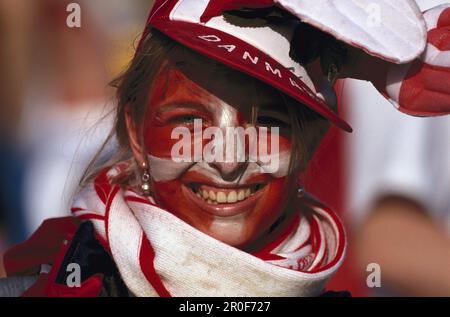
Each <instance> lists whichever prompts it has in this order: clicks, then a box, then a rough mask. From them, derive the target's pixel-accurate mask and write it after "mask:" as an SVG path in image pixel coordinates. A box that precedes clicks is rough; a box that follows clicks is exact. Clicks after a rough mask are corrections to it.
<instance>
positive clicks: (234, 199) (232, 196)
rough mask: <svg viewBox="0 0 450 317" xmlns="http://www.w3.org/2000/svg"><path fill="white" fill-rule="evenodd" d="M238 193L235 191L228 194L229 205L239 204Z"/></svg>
mask: <svg viewBox="0 0 450 317" xmlns="http://www.w3.org/2000/svg"><path fill="white" fill-rule="evenodd" d="M237 200H238V199H237V193H236V192H235V191H234V190H232V191H231V192H230V193H229V194H228V197H227V203H229V204H230V203H235V202H237Z"/></svg>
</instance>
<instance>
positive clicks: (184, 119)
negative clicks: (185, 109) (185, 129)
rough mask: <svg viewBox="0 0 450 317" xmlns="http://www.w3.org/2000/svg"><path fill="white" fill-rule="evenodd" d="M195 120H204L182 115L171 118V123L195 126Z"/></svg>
mask: <svg viewBox="0 0 450 317" xmlns="http://www.w3.org/2000/svg"><path fill="white" fill-rule="evenodd" d="M195 120H203V118H201V117H199V116H196V115H182V116H177V117H174V118H171V119H170V120H169V122H170V123H173V124H194V121H195Z"/></svg>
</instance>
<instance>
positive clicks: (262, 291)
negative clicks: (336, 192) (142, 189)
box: [72, 167, 345, 297]
mask: <svg viewBox="0 0 450 317" xmlns="http://www.w3.org/2000/svg"><path fill="white" fill-rule="evenodd" d="M119 169H120V167H115V168H112V169H109V170H107V171H104V172H102V173H100V174H99V175H98V176H97V177H96V179H95V180H94V182H93V183H91V184H90V185H89V186H87V187H86V188H85V189H84V190H83V191H82V192H81V193H80V194H79V195H78V197H77V198H76V199H75V202H74V205H73V208H72V213H73V215H74V216H76V217H78V218H80V219H84V220H89V221H91V222H92V223H93V224H94V227H95V230H96V234H97V237H98V239H99V240H100V241H101V243H102V244H103V246H104V247H105V249H106V250H107V251H108V252H109V253H110V255H111V256H112V258H113V259H114V261H115V263H116V265H117V267H118V269H119V271H120V273H121V276H122V278H123V280H124V282H125V284H126V285H127V287H128V288H129V289H130V291H131V292H133V294H134V295H136V296H184V297H192V296H254V297H258V296H317V295H320V294H321V293H322V292H323V291H324V286H325V283H326V281H327V280H328V279H329V278H330V277H331V275H332V274H333V273H334V272H335V271H336V270H337V268H338V267H339V266H340V264H341V262H342V260H343V257H344V252H345V234H344V230H343V227H342V225H341V223H340V221H339V219H338V218H337V217H336V215H335V214H334V213H333V212H332V211H330V210H328V209H326V208H324V207H323V206H320V205H319V204H313V203H308V202H305V206H306V204H308V205H309V206H308V207H305V208H309V209H311V210H310V211H309V212H308V213H309V214H310V215H309V216H304V215H303V213H301V212H299V215H298V217H297V218H296V219H295V221H294V222H293V223H292V224H291V225H290V228H289V230H287V231H286V232H285V233H283V234H282V235H281V236H280V237H278V238H277V239H276V240H275V241H274V242H272V243H271V244H270V245H268V246H266V247H265V248H264V249H263V250H261V251H260V252H258V253H256V254H249V253H246V252H243V251H241V250H239V249H236V248H234V247H231V246H229V245H226V244H224V243H222V242H220V241H218V240H215V239H213V238H211V237H209V236H208V235H206V234H204V233H202V232H200V231H198V230H196V229H195V228H193V227H191V226H190V225H188V224H187V223H185V222H183V221H182V220H180V219H179V218H177V217H175V216H174V215H173V214H171V213H169V212H167V211H165V210H164V209H162V208H160V207H158V206H157V205H156V204H155V202H154V200H153V199H152V198H151V197H150V198H149V197H143V196H140V195H139V194H137V193H136V192H134V191H133V190H130V189H123V188H121V187H120V186H117V185H113V184H111V182H110V181H109V179H110V178H111V177H112V176H114V175H116V174H117V173H118V172H119ZM304 210H305V209H304Z"/></svg>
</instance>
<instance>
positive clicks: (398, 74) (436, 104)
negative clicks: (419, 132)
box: [380, 4, 450, 116]
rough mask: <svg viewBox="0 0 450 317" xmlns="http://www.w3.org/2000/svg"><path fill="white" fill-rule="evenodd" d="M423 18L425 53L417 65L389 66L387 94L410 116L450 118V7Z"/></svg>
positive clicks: (438, 9)
mask: <svg viewBox="0 0 450 317" xmlns="http://www.w3.org/2000/svg"><path fill="white" fill-rule="evenodd" d="M424 17H425V20H426V22H427V29H428V45H427V48H426V51H425V52H424V54H423V55H422V57H421V58H420V59H419V60H417V61H415V62H412V63H410V64H405V65H392V66H390V68H389V71H388V75H387V82H386V85H385V89H384V90H385V91H384V93H385V95H386V96H387V97H388V99H389V100H390V101H391V103H393V104H394V105H395V107H396V108H398V109H399V110H400V111H402V112H405V113H407V114H410V115H415V116H437V115H444V114H450V4H445V5H441V6H438V7H435V8H433V9H431V10H429V11H427V12H425V13H424ZM380 90H382V89H380Z"/></svg>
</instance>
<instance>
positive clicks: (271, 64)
mask: <svg viewBox="0 0 450 317" xmlns="http://www.w3.org/2000/svg"><path fill="white" fill-rule="evenodd" d="M151 25H152V26H153V27H155V28H156V29H158V30H159V31H161V32H162V33H164V34H166V35H167V36H169V37H170V38H172V39H173V40H175V41H176V42H178V43H180V44H182V45H184V46H186V47H188V48H190V49H192V50H194V51H196V52H198V53H200V54H202V55H204V56H207V57H209V58H211V59H213V60H216V61H218V62H220V63H223V64H225V65H227V66H229V67H231V68H233V69H236V70H238V71H241V72H243V73H245V74H248V75H250V76H252V77H255V78H257V79H259V80H261V81H263V82H265V83H267V84H269V85H271V86H273V87H275V88H277V89H279V90H280V91H282V92H284V93H286V94H287V95H289V96H291V97H292V98H294V99H295V100H297V101H299V102H301V103H302V104H304V105H305V106H307V107H309V108H311V109H312V110H314V111H315V112H317V113H319V114H320V115H322V116H323V117H324V118H326V119H328V120H329V121H330V122H331V123H332V124H334V125H336V126H337V127H339V128H341V129H343V130H345V131H347V132H352V131H353V130H352V128H351V126H350V125H349V124H348V123H347V122H346V121H345V120H344V119H342V118H340V117H339V116H338V115H337V114H336V113H334V112H333V111H332V110H331V109H330V108H329V106H328V105H327V104H326V103H325V101H324V100H322V99H321V98H319V97H318V96H317V95H316V94H315V93H314V92H313V91H312V90H311V89H310V88H309V87H308V86H307V85H306V84H305V83H304V82H302V81H301V79H300V78H298V77H297V76H295V75H294V73H292V71H291V70H289V69H288V68H286V67H284V66H283V65H281V64H280V63H279V62H277V61H276V60H275V59H273V58H272V57H270V56H269V55H267V54H266V53H264V52H262V51H261V50H259V49H257V48H255V47H254V46H252V45H250V44H248V43H247V42H245V41H242V40H241V39H239V38H237V37H235V36H232V35H230V34H228V33H225V32H222V31H220V30H217V29H213V28H209V27H207V26H205V25H202V24H196V23H189V22H183V21H173V20H172V21H170V20H166V19H154V20H152V21H151Z"/></svg>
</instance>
